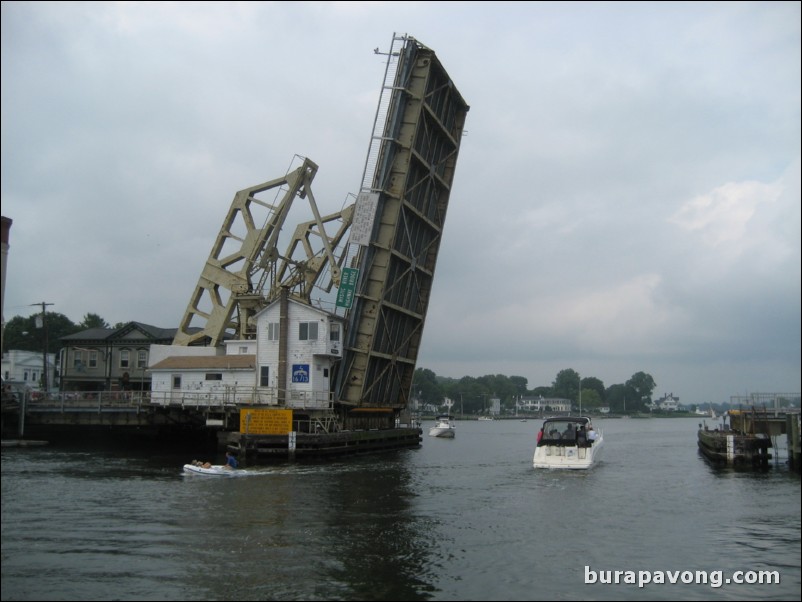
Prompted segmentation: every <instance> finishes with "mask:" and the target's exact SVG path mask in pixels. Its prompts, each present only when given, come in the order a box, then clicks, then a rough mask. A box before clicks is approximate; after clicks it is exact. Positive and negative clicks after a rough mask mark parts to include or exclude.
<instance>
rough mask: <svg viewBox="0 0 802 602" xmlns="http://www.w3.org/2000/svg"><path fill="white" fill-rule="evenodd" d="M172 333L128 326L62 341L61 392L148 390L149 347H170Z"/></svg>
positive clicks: (171, 330) (172, 330)
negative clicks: (168, 345) (159, 345)
mask: <svg viewBox="0 0 802 602" xmlns="http://www.w3.org/2000/svg"><path fill="white" fill-rule="evenodd" d="M176 331H177V329H176V328H158V327H156V326H150V325H149V324H142V323H141V322H128V323H127V324H126V325H124V326H123V327H122V328H117V329H114V328H90V329H88V330H83V331H81V332H77V333H75V334H71V335H67V336H65V337H62V338H61V345H62V349H61V356H60V358H59V364H60V366H59V368H60V372H61V388H62V390H63V391H116V390H137V391H140V390H141V391H148V390H150V375H149V374H148V373H147V367H148V362H149V358H150V346H151V345H153V344H163V345H164V344H170V343H172V342H173V337H174V336H175V333H176Z"/></svg>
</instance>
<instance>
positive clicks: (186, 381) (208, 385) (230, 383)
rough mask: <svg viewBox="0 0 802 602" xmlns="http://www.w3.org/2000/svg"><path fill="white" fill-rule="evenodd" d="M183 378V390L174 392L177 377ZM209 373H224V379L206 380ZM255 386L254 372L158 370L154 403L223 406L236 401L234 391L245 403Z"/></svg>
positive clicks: (154, 378) (155, 375)
mask: <svg viewBox="0 0 802 602" xmlns="http://www.w3.org/2000/svg"><path fill="white" fill-rule="evenodd" d="M176 374H180V375H181V389H180V390H179V389H173V375H176ZM207 374H222V376H223V378H222V379H221V380H206V375H207ZM253 387H254V373H253V372H252V371H251V370H223V369H217V368H209V369H205V370H155V371H153V378H152V385H151V395H152V397H153V401H154V402H166V401H170V400H173V401H177V400H178V399H179V398H180V399H181V400H183V402H184V403H189V404H192V403H198V404H200V405H206V404H219V403H224V402H231V403H233V402H234V401H235V399H234V396H233V394H234V390H235V389H236V391H237V393H238V395H239V396H240V397H239V398H238V399H237V400H236V401H240V402H242V401H244V400H243V399H242V397H241V396H242V395H248V396H250V392H252V391H253Z"/></svg>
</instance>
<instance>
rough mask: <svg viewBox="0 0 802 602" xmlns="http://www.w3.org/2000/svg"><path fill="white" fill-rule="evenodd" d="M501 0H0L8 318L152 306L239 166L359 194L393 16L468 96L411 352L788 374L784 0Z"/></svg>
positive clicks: (206, 232) (707, 391) (180, 302)
mask: <svg viewBox="0 0 802 602" xmlns="http://www.w3.org/2000/svg"><path fill="white" fill-rule="evenodd" d="M502 4H503V5H504V6H503V7H501V8H499V5H498V3H493V4H492V5H491V4H490V3H468V4H465V5H463V6H461V7H460V9H459V10H458V11H457V10H455V9H454V7H453V5H452V3H447V2H444V3H441V2H434V3H425V4H422V3H406V2H405V3H378V4H374V3H353V4H352V3H270V2H265V3H252V2H246V3H229V2H226V3H214V2H212V3H178V4H171V3H128V4H117V3H20V2H10V3H3V5H2V173H3V177H2V201H3V214H4V215H6V216H8V217H10V218H11V219H13V220H14V224H13V226H12V231H11V252H10V255H9V267H8V275H7V283H6V299H5V313H6V317H7V318H8V317H11V316H13V315H17V314H19V315H28V314H30V313H31V312H32V311H33V308H30V307H29V304H30V303H34V302H38V301H41V300H47V301H48V302H53V303H55V305H54V306H53V308H52V309H53V310H54V311H58V312H60V313H63V314H65V315H67V316H68V317H70V318H71V319H72V320H74V321H78V320H80V319H81V318H82V317H83V315H84V314H85V313H88V312H92V313H98V314H100V315H102V316H103V317H104V318H105V319H106V320H108V321H110V322H117V321H127V320H139V321H143V322H147V323H151V324H154V325H158V326H163V327H169V326H176V325H177V323H178V321H179V320H180V318H181V316H182V314H183V311H184V309H185V308H186V304H187V302H188V301H189V295H190V294H191V292H192V290H193V289H194V286H195V283H196V281H197V277H198V275H199V274H200V270H201V268H202V266H203V262H204V261H205V260H206V258H207V256H208V254H209V251H210V249H211V245H212V243H213V241H214V239H215V237H216V235H217V231H218V229H219V227H220V224H221V222H222V219H223V217H224V216H225V213H226V211H227V209H228V206H229V204H230V202H231V199H232V198H233V195H234V193H235V192H236V191H237V190H239V189H242V188H245V187H247V186H251V185H254V184H257V183H260V182H263V181H266V180H269V179H273V178H275V177H278V176H280V175H281V174H283V173H284V172H285V171H286V169H287V168H288V167H289V166H290V163H291V161H292V159H293V156H294V155H295V154H300V155H304V156H308V157H309V158H311V159H312V160H313V161H315V162H316V163H318V164H319V165H320V171H319V172H318V176H317V178H316V180H315V186H314V189H315V194H316V197H317V200H318V203H319V204H320V205H321V209H322V211H324V212H328V211H333V210H336V209H338V208H339V207H340V206H341V205H342V203H343V202H344V200H345V199H346V196H347V195H348V194H349V193H355V192H357V191H358V186H359V182H360V178H361V173H362V168H363V166H364V160H365V155H366V152H367V145H368V142H369V136H370V130H371V127H372V120H373V115H374V112H375V105H376V101H377V98H378V92H379V86H380V84H381V79H382V76H383V72H384V64H383V62H382V57H381V56H376V55H374V54H373V52H372V50H373V48H375V47H377V46H378V47H380V48H382V49H386V47H387V46H388V45H389V41H390V37H391V35H392V33H393V32H399V33H406V32H408V33H409V34H411V35H414V36H416V37H417V38H418V39H420V40H421V42H423V43H424V44H426V45H428V46H430V47H431V48H433V49H434V50H435V51H436V52H437V54H438V56H439V57H440V59H441V61H442V62H443V64H444V65H445V67H446V69H448V71H449V73H450V75H451V76H452V77H453V79H454V81H455V83H456V84H457V86H458V87H459V89H460V91H461V93H462V94H463V96H464V97H465V98H466V100H467V101H468V103H469V104H470V105H471V111H470V113H469V115H468V121H467V135H466V137H465V139H464V141H463V145H462V148H461V151H460V160H459V162H458V165H457V173H456V180H455V185H454V190H453V193H452V200H451V205H450V207H449V214H448V220H447V223H446V229H445V234H444V240H443V244H442V247H441V252H440V258H439V262H438V267H437V277H436V279H435V285H434V293H433V297H432V301H431V305H430V312H429V316H428V319H427V323H426V332H425V334H424V344H423V347H422V349H421V356H420V358H419V366H422V367H427V368H431V369H433V370H434V371H435V372H437V373H438V374H443V375H446V376H452V377H459V376H463V375H473V376H480V375H482V374H489V373H504V374H516V375H521V376H525V377H527V378H528V379H529V384H530V386H531V387H534V386H537V385H544V384H549V383H550V382H551V381H552V380H553V379H554V377H555V376H556V373H557V372H558V371H559V370H560V369H563V368H568V367H571V368H574V369H576V370H578V371H579V372H580V373H582V374H583V375H588V376H590V375H592V376H597V377H598V378H601V379H602V380H603V381H604V382H605V384H607V385H610V384H614V383H618V382H624V381H625V380H627V379H628V378H629V377H630V376H631V375H632V374H633V373H634V372H637V371H640V370H643V371H646V372H649V373H650V374H652V375H653V376H654V378H655V380H656V381H657V383H658V388H659V389H661V390H663V389H665V390H666V391H672V392H674V393H675V394H677V395H680V396H681V397H682V399H683V400H684V401H699V402H706V401H718V402H720V401H727V400H728V398H729V396H730V395H738V394H743V393H744V392H745V391H759V390H769V391H799V389H800V368H799V366H800V363H801V361H800V360H801V359H802V358H800V318H799V316H800V246H801V245H800V240H801V238H802V237H800V226H799V224H800V183H799V182H800V93H799V90H800V76H799V73H800V71H801V69H800V26H799V23H800V8H799V5H798V4H797V3H754V4H753V3H715V4H653V3H645V4H638V3H626V4H618V3H593V4H583V5H576V4H571V3H568V4H561V3H502ZM633 4H634V5H633Z"/></svg>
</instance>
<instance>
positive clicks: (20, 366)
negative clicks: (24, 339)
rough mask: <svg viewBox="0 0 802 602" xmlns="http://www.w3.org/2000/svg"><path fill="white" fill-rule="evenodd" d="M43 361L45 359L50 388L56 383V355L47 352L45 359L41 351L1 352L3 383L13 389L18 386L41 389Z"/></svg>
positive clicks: (13, 350)
mask: <svg viewBox="0 0 802 602" xmlns="http://www.w3.org/2000/svg"><path fill="white" fill-rule="evenodd" d="M45 361H47V372H48V374H47V383H48V386H49V388H51V389H52V388H53V387H55V386H57V385H58V382H57V376H58V375H57V372H56V355H55V354H54V353H48V354H47V359H46V360H45V356H44V354H43V353H39V352H36V351H21V350H15V349H12V350H11V351H8V352H7V353H4V354H3V360H2V374H3V385H4V386H6V385H7V386H11V387H12V388H15V389H16V388H20V387H28V388H31V389H41V388H42V373H43V372H44V368H45Z"/></svg>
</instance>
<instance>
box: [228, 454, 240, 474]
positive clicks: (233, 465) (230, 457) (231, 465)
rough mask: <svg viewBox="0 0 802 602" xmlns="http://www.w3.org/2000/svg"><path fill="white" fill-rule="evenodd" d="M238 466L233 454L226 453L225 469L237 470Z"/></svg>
mask: <svg viewBox="0 0 802 602" xmlns="http://www.w3.org/2000/svg"><path fill="white" fill-rule="evenodd" d="M238 465H239V464H238V463H237V459H236V458H235V457H234V454H232V453H231V452H226V468H230V469H232V470H233V469H234V468H237V466H238Z"/></svg>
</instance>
